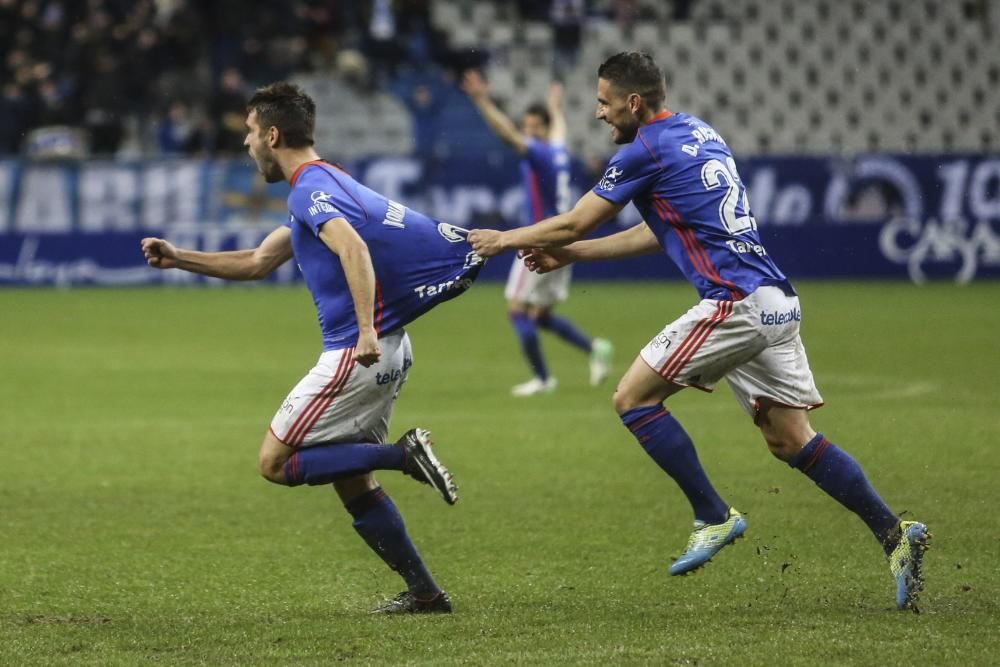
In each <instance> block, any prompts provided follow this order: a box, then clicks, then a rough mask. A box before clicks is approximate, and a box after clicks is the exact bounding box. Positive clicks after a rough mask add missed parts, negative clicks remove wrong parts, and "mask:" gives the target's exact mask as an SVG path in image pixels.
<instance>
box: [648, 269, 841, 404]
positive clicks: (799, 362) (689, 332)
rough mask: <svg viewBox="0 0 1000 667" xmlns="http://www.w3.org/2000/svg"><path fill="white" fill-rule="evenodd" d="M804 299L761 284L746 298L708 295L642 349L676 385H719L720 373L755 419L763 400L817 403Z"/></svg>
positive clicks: (704, 387) (819, 400) (654, 366)
mask: <svg viewBox="0 0 1000 667" xmlns="http://www.w3.org/2000/svg"><path fill="white" fill-rule="evenodd" d="M801 319H802V310H801V308H800V307H799V298H798V297H796V296H788V295H786V294H785V293H784V292H783V291H782V290H781V289H780V288H778V287H759V288H757V289H756V290H755V291H754V292H753V294H750V295H749V296H747V297H746V298H744V299H742V300H740V301H715V300H713V299H703V300H702V301H701V303H699V304H698V305H696V306H695V307H694V308H692V309H691V310H689V311H688V312H686V313H685V314H684V315H682V316H681V317H679V318H677V319H676V320H674V321H673V322H671V323H670V324H668V325H667V326H666V327H665V328H664V329H663V331H661V332H660V333H659V334H657V335H656V337H654V338H653V340H651V341H650V342H649V343H648V344H647V345H646V347H644V348H642V351H641V352H640V353H639V354H640V356H641V357H642V360H643V361H645V362H646V363H647V364H648V365H649V367H650V368H652V369H653V370H654V371H656V372H657V373H659V374H660V376H662V377H663V379H665V380H667V381H668V382H673V383H675V384H679V385H683V386H689V387H696V388H698V389H702V390H705V391H712V390H713V389H714V387H715V383H716V382H718V381H719V379H720V378H725V379H726V382H728V383H729V386H730V388H731V389H732V390H733V394H735V396H736V400H737V401H739V403H740V405H741V406H742V407H743V409H744V410H745V411H746V412H747V414H749V415H750V416H751V417H754V418H756V413H757V407H758V403H757V402H758V400H759V399H761V398H769V399H771V400H773V401H776V402H777V403H780V404H782V405H787V406H790V407H801V408H807V409H812V408H817V407H819V406H820V405H822V404H823V398H822V397H821V396H820V394H819V391H818V390H817V389H816V383H815V381H814V380H813V375H812V371H811V370H809V361H808V359H806V351H805V348H804V347H803V346H802V340H801V338H800V337H799V324H800V322H801Z"/></svg>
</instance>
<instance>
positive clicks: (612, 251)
mask: <svg viewBox="0 0 1000 667" xmlns="http://www.w3.org/2000/svg"><path fill="white" fill-rule="evenodd" d="M659 251H660V243H659V241H658V240H657V239H656V235H655V234H653V230H651V229H650V228H649V225H647V224H646V223H645V222H640V223H639V224H638V225H634V226H632V227H629V228H628V229H626V230H624V231H621V232H618V233H617V234H612V235H610V236H605V237H603V238H599V239H591V240H589V241H577V242H576V243H572V244H570V245H568V246H566V247H565V248H549V249H548V250H542V249H540V248H534V249H532V250H528V251H526V252H525V254H524V263H525V265H526V266H527V267H528V269H530V270H531V271H534V272H535V273H548V272H549V271H554V270H556V269H558V268H560V267H563V266H566V265H568V264H572V263H574V262H596V261H599V260H604V259H624V258H626V257H638V256H640V255H650V254H653V253H656V252H659Z"/></svg>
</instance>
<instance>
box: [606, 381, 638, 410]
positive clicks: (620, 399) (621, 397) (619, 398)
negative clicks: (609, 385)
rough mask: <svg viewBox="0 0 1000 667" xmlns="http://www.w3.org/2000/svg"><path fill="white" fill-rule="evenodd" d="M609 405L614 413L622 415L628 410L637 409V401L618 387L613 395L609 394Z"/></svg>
mask: <svg viewBox="0 0 1000 667" xmlns="http://www.w3.org/2000/svg"><path fill="white" fill-rule="evenodd" d="M611 405H612V406H614V408H615V412H617V413H618V414H619V415H623V414H625V413H626V412H628V411H629V410H632V409H635V408H637V407H639V401H638V400H637V399H636V397H635V396H632V395H631V394H629V392H628V391H625V390H624V389H622V388H621V387H619V388H618V389H615V393H613V394H611Z"/></svg>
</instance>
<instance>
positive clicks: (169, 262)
mask: <svg viewBox="0 0 1000 667" xmlns="http://www.w3.org/2000/svg"><path fill="white" fill-rule="evenodd" d="M142 252H143V254H144V255H145V256H146V263H147V264H149V265H150V266H152V267H155V268H157V269H181V270H183V271H190V272H191V273H200V274H201V275H203V276H212V277H213V278H224V279H225V280H261V279H263V278H266V277H268V276H269V275H271V273H272V272H273V271H274V270H275V269H277V268H278V267H279V266H281V265H282V264H284V263H285V262H287V261H288V260H289V259H291V257H292V232H291V230H290V229H288V228H287V227H279V228H278V229H275V230H274V231H273V232H271V233H270V234H268V235H267V237H266V238H265V239H264V240H263V241H261V243H260V245H259V246H257V247H256V248H252V249H247V250H231V251H225V252H200V251H198V250H185V249H183V248H178V247H176V246H174V245H173V244H172V243H170V242H169V241H165V240H163V239H160V238H155V237H147V238H144V239H143V240H142Z"/></svg>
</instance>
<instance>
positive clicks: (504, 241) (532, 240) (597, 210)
mask: <svg viewBox="0 0 1000 667" xmlns="http://www.w3.org/2000/svg"><path fill="white" fill-rule="evenodd" d="M622 208H623V205H622V204H615V203H613V202H610V201H608V200H607V199H604V198H603V197H599V196H597V195H595V194H594V193H593V192H588V193H587V194H585V195H583V197H581V198H580V200H579V201H578V202H576V206H574V207H573V209H572V210H570V211H567V212H566V213H561V214H559V215H556V216H553V217H551V218H546V219H545V220H541V221H539V222H536V223H535V224H533V225H529V226H527V227H519V228H517V229H511V230H510V231H506V232H498V231H496V230H493V229H474V230H472V231H471V232H469V243H471V244H472V249H473V250H475V251H476V254H478V255H479V256H480V257H493V256H494V255H498V254H500V253H501V252H503V251H505V250H515V249H517V250H522V249H523V250H528V249H531V248H558V247H561V246H566V245H569V244H570V243H574V242H576V241H579V240H580V239H582V238H583V237H585V236H586V235H587V234H589V233H590V232H592V231H593V230H594V229H595V228H597V226H598V225H600V224H601V223H603V222H606V221H607V220H610V219H611V218H613V217H614V216H616V215H617V214H618V211H620V210H622Z"/></svg>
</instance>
